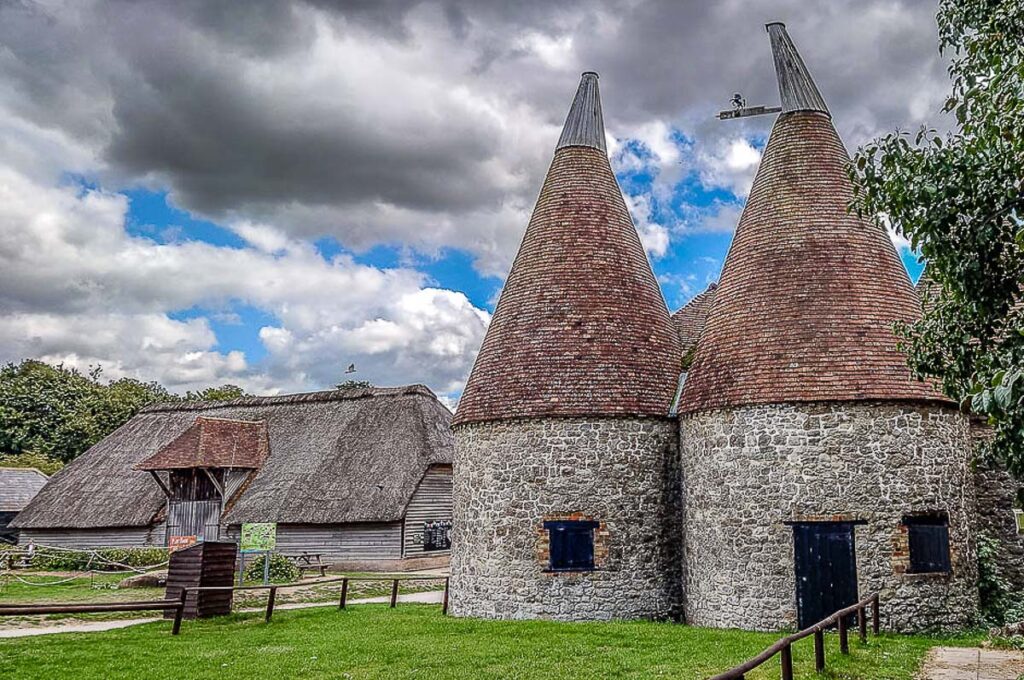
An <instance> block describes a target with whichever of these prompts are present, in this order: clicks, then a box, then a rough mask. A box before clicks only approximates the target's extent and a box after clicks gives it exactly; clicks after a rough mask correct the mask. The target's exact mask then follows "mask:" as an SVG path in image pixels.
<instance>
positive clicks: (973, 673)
mask: <svg viewBox="0 0 1024 680" xmlns="http://www.w3.org/2000/svg"><path fill="white" fill-rule="evenodd" d="M918 677H919V678H920V680H1019V678H1022V677H1024V653H1021V652H1013V651H1009V650H1004V649H979V648H976V647H973V648H965V647H935V648H933V649H932V650H931V651H930V652H928V657H927V658H926V659H925V662H924V667H923V668H922V669H921V674H920V675H919V676H918Z"/></svg>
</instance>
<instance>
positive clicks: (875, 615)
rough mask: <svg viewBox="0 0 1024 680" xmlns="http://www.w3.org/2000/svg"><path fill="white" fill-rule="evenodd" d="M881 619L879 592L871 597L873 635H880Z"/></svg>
mask: <svg viewBox="0 0 1024 680" xmlns="http://www.w3.org/2000/svg"><path fill="white" fill-rule="evenodd" d="M879 625H880V621H879V606H878V593H875V596H874V597H872V598H871V633H872V635H878V627H879Z"/></svg>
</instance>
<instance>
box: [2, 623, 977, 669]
mask: <svg viewBox="0 0 1024 680" xmlns="http://www.w3.org/2000/svg"><path fill="white" fill-rule="evenodd" d="M776 638H777V636H776V635H774V634H770V633H749V632H740V631H719V630H708V629H701V628H691V627H687V626H679V625H673V624H660V623H647V622H633V623H610V624H602V623H583V624H565V623H553V622H546V621H528V622H497V621H474V620H464V619H455V618H447V617H443V616H442V615H441V613H440V611H439V609H438V608H437V607H436V606H417V605H405V606H402V607H399V608H398V609H395V610H389V609H387V608H386V607H383V606H376V605H362V606H359V607H352V608H349V609H347V610H345V611H343V612H339V611H337V610H334V609H319V608H318V609H312V610H294V611H280V612H278V613H275V615H274V620H273V622H271V623H270V624H264V623H263V621H262V618H261V617H260V616H258V615H255V614H243V615H238V614H236V615H233V616H230V617H225V618H222V619H214V620H208V621H197V622H189V621H187V622H185V625H184V628H183V631H182V635H180V636H178V637H172V636H171V635H170V631H169V624H167V623H158V624H149V625H144V626H139V627H135V628H128V629H123V630H115V631H108V632H104V633H92V634H66V635H53V636H43V637H37V638H21V639H14V640H0V668H3V669H4V677H5V679H9V680H16V679H18V680H20V679H25V680H28V679H30V678H41V677H45V678H74V680H89V679H91V678H109V679H111V680H116V679H119V678H124V679H128V678H132V679H136V678H137V679H140V680H145V679H147V678H154V679H156V678H160V679H161V680H162V679H163V678H166V677H169V676H168V673H169V672H171V673H172V675H173V677H175V678H182V679H193V678H218V679H219V680H234V679H236V678H237V679H238V680H242V679H244V680H250V679H251V678H253V677H282V678H285V677H286V678H353V679H366V678H468V677H475V678H482V677H502V678H524V679H532V678H649V677H671V678H704V677H707V676H708V675H711V674H713V673H716V672H718V671H721V670H724V669H726V668H728V667H729V666H731V665H733V664H736V663H739V662H740V661H742V660H743V659H746V658H748V657H750V656H753V655H754V654H756V653H757V652H758V651H760V650H761V649H762V648H764V647H766V646H768V645H769V644H771V643H772V642H773V641H774V640H775V639H776ZM977 642H978V638H976V637H975V638H971V637H963V638H954V639H949V638H928V637H905V636H883V637H881V638H879V639H878V640H877V641H875V640H872V641H871V642H870V643H869V645H868V646H866V647H862V646H861V645H860V644H859V643H858V642H856V641H851V648H852V651H853V654H852V655H851V656H849V657H841V656H840V655H839V652H838V646H837V640H836V639H835V636H834V635H830V636H829V638H828V655H829V660H830V662H829V674H828V675H827V676H825V677H829V678H846V679H851V680H852V679H857V678H859V679H863V680H867V679H869V678H870V679H872V680H888V679H905V680H909V679H910V678H912V677H913V675H914V672H915V671H916V669H917V668H918V666H919V664H920V661H921V659H922V658H923V655H924V654H925V652H926V651H927V650H928V648H929V647H931V646H933V645H936V644H944V645H950V644H953V645H955V644H965V645H966V644H975V643H977ZM794 658H795V661H796V666H797V674H798V676H804V675H813V672H814V671H813V660H812V658H813V652H812V647H811V644H810V640H806V641H803V642H802V643H801V644H799V645H797V646H796V647H795V649H794ZM170 669H173V672H172V671H171V670H170ZM748 677H749V678H756V679H760V680H767V679H768V678H777V677H778V664H777V663H774V664H769V665H768V666H766V667H765V668H763V669H761V670H760V671H757V672H755V673H752V674H750V675H749V676H748Z"/></svg>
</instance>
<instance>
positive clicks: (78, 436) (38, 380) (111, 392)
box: [0, 359, 248, 472]
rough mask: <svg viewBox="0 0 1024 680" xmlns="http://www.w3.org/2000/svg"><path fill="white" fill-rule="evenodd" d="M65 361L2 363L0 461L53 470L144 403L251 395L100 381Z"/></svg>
mask: <svg viewBox="0 0 1024 680" xmlns="http://www.w3.org/2000/svg"><path fill="white" fill-rule="evenodd" d="M102 373H103V371H102V369H101V368H99V367H95V368H92V369H91V370H90V371H89V372H88V373H87V374H83V373H81V372H80V371H78V370H76V369H74V368H70V367H68V366H64V365H62V364H61V365H57V366H51V365H49V364H46V363H44V362H41V361H35V360H31V359H29V360H25V361H22V362H21V363H19V364H7V365H6V366H3V367H0V465H8V466H16V467H39V468H40V469H43V471H44V472H54V471H55V470H56V469H58V468H59V467H60V465H61V464H63V463H68V462H70V461H72V460H74V459H75V458H76V457H78V456H79V455H80V454H82V453H83V452H85V451H86V450H87V449H88V448H89V447H90V446H92V445H93V444H95V443H96V442H98V441H99V440H100V439H103V438H104V437H106V436H107V435H108V434H110V433H111V432H113V431H114V430H116V429H117V428H119V427H121V425H123V424H124V423H126V422H127V421H128V420H129V419H130V418H131V417H132V416H134V415H135V414H136V413H138V412H139V411H140V410H141V409H142V408H143V407H144V406H147V405H149V404H152V403H154V402H168V401H180V400H183V399H184V400H187V401H225V400H229V399H236V398H238V397H244V396H248V395H247V394H246V392H245V391H244V390H243V389H242V388H240V387H237V386H235V385H222V386H220V387H210V388H207V389H204V390H199V391H197V392H188V393H186V395H185V396H184V397H181V396H178V395H175V394H172V393H171V392H169V391H168V390H167V389H166V388H164V387H163V386H162V385H160V384H159V383H156V382H142V381H140V380H135V379H133V378H121V379H120V380H114V381H112V382H109V383H104V382H103V380H102Z"/></svg>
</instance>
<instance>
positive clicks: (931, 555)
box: [903, 515, 952, 574]
mask: <svg viewBox="0 0 1024 680" xmlns="http://www.w3.org/2000/svg"><path fill="white" fill-rule="evenodd" d="M903 524H905V525H906V527H907V538H908V541H909V543H910V546H909V547H910V570H909V571H908V573H910V574H948V573H950V572H951V571H952V567H951V566H950V563H949V517H947V516H946V515H929V516H922V517H905V518H904V519H903Z"/></svg>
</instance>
